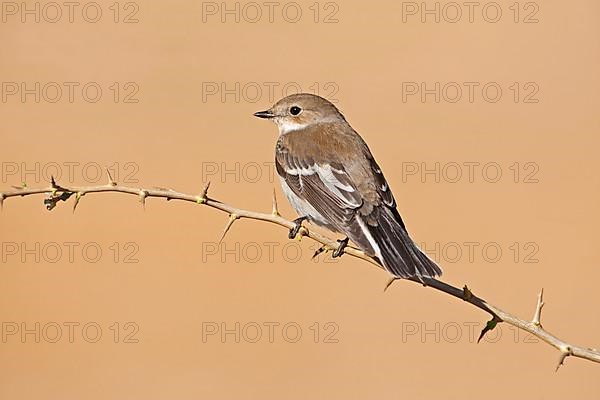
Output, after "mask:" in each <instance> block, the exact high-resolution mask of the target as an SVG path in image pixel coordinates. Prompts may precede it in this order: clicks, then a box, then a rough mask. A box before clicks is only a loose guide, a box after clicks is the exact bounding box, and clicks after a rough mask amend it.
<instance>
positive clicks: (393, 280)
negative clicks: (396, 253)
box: [383, 276, 400, 293]
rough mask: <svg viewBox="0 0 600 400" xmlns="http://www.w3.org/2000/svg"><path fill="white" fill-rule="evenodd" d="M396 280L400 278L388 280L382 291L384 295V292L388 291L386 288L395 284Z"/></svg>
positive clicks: (393, 277)
mask: <svg viewBox="0 0 600 400" xmlns="http://www.w3.org/2000/svg"><path fill="white" fill-rule="evenodd" d="M398 279H400V278H396V277H395V276H392V277H391V278H390V280H389V281H387V283H386V284H385V287H384V288H383V291H384V293H385V291H386V290H388V288H389V287H390V286H392V283H394V282H396V281H397V280H398Z"/></svg>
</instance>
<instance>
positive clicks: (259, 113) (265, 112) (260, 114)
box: [254, 110, 275, 118]
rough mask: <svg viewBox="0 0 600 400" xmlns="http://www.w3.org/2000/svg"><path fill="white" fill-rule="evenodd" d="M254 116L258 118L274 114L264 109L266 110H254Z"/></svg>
mask: <svg viewBox="0 0 600 400" xmlns="http://www.w3.org/2000/svg"><path fill="white" fill-rule="evenodd" d="M254 116H255V117H258V118H273V117H275V114H273V111H270V110H266V111H258V112H255V113H254Z"/></svg>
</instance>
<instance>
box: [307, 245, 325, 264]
mask: <svg viewBox="0 0 600 400" xmlns="http://www.w3.org/2000/svg"><path fill="white" fill-rule="evenodd" d="M328 250H329V249H328V248H327V245H325V244H324V245H323V246H321V247H319V248H318V249H317V250H315V254H313V256H312V257H311V260H314V259H315V258H316V257H317V256H318V255H319V254H321V253H323V252H327V251H328Z"/></svg>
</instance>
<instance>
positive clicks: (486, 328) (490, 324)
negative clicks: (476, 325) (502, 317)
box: [477, 317, 501, 343]
mask: <svg viewBox="0 0 600 400" xmlns="http://www.w3.org/2000/svg"><path fill="white" fill-rule="evenodd" d="M498 322H501V321H499V320H498V319H497V318H496V317H493V318H492V319H491V320H489V321H488V322H487V323H486V324H485V326H484V327H483V329H482V330H481V333H480V334H479V338H478V339H477V343H479V342H480V341H481V339H483V336H484V335H485V334H486V333H488V332H489V331H491V330H493V329H494V328H495V327H496V325H498Z"/></svg>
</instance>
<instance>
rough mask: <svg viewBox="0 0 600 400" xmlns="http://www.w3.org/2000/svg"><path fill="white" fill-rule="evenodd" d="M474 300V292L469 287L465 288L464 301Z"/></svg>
mask: <svg viewBox="0 0 600 400" xmlns="http://www.w3.org/2000/svg"><path fill="white" fill-rule="evenodd" d="M472 298H473V292H471V289H469V288H468V286H467V285H465V286H463V300H464V301H470V300H471V299H472Z"/></svg>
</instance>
